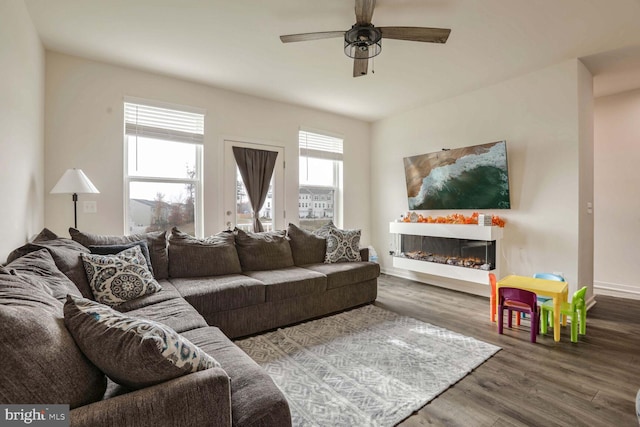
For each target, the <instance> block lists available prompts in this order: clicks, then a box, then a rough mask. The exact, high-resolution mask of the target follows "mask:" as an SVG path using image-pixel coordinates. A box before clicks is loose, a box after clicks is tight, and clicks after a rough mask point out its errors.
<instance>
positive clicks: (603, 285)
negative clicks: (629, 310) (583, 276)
mask: <svg viewBox="0 0 640 427" xmlns="http://www.w3.org/2000/svg"><path fill="white" fill-rule="evenodd" d="M593 293H594V294H596V295H608V296H611V297H618V298H627V299H637V300H640V286H632V285H623V284H620V283H610V282H598V281H596V282H593Z"/></svg>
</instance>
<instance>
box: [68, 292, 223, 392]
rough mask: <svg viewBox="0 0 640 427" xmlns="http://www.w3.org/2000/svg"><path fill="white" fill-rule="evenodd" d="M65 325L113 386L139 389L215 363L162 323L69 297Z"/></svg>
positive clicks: (207, 367)
mask: <svg viewBox="0 0 640 427" xmlns="http://www.w3.org/2000/svg"><path fill="white" fill-rule="evenodd" d="M64 323H65V325H66V326H67V328H68V329H69V331H70V332H71V335H72V336H73V339H74V340H75V342H76V344H78V347H80V349H81V350H82V352H83V353H84V355H85V356H87V358H88V359H89V360H90V361H91V362H93V364H95V365H96V366H97V367H98V368H99V369H100V370H101V371H102V372H104V373H105V374H107V375H108V376H109V377H110V378H111V379H112V380H114V381H115V382H117V383H119V384H122V385H124V386H127V387H131V388H136V389H137V388H144V387H148V386H151V385H154V384H159V383H162V382H165V381H168V380H170V379H173V378H177V377H180V376H182V375H186V374H189V373H192V372H197V371H202V370H205V369H209V368H215V367H220V364H219V363H218V362H217V361H216V360H215V359H214V358H213V357H211V356H209V355H208V354H207V353H205V352H204V351H203V350H202V349H200V348H199V347H198V346H196V345H195V344H193V343H191V342H190V341H189V340H187V339H186V338H184V337H183V336H181V335H180V334H178V333H177V332H176V331H174V330H173V329H171V328H170V327H168V326H165V325H163V324H161V323H157V322H153V321H150V320H144V319H138V318H135V317H131V316H128V315H126V314H123V313H119V312H117V311H115V310H114V309H112V308H109V307H107V306H105V305H102V304H98V303H97V302H94V301H91V300H88V299H85V298H78V297H74V296H71V295H69V296H68V297H67V302H66V303H65V305H64Z"/></svg>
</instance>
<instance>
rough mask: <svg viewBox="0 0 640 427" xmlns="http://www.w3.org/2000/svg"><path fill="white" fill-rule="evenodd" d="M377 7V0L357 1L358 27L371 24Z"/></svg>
mask: <svg viewBox="0 0 640 427" xmlns="http://www.w3.org/2000/svg"><path fill="white" fill-rule="evenodd" d="M375 7H376V0H356V23H357V24H358V25H369V24H371V18H373V9H374V8H375Z"/></svg>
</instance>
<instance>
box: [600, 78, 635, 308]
mask: <svg viewBox="0 0 640 427" xmlns="http://www.w3.org/2000/svg"><path fill="white" fill-rule="evenodd" d="M594 120H595V125H594V129H595V166H594V169H595V172H594V175H595V194H596V200H595V201H596V205H595V215H594V216H595V265H594V276H595V284H594V285H595V292H596V293H598V294H608V295H614V296H622V297H626V298H636V299H640V262H638V247H639V245H638V242H640V197H639V195H638V183H639V182H640V167H639V165H640V89H638V90H634V91H629V92H624V93H620V94H617V95H611V96H606V97H601V98H596V100H595V113H594Z"/></svg>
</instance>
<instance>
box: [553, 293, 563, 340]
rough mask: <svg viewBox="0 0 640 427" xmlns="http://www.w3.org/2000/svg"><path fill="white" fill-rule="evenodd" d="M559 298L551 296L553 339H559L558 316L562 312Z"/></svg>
mask: <svg viewBox="0 0 640 427" xmlns="http://www.w3.org/2000/svg"><path fill="white" fill-rule="evenodd" d="M561 302H562V301H561V299H560V298H559V297H554V298H553V340H554V341H556V342H557V341H560V317H561V316H562V314H561V313H560V303H561Z"/></svg>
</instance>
